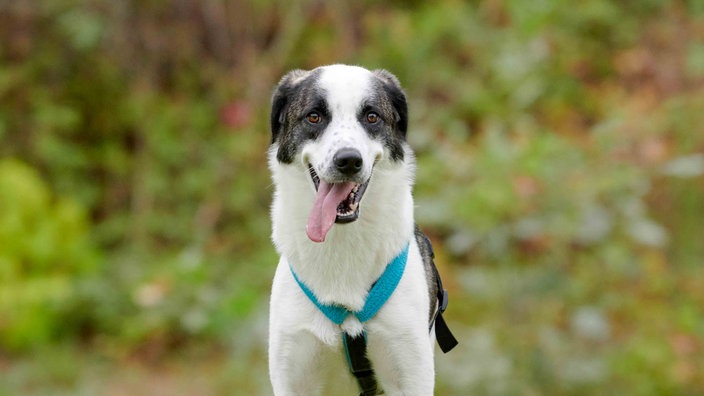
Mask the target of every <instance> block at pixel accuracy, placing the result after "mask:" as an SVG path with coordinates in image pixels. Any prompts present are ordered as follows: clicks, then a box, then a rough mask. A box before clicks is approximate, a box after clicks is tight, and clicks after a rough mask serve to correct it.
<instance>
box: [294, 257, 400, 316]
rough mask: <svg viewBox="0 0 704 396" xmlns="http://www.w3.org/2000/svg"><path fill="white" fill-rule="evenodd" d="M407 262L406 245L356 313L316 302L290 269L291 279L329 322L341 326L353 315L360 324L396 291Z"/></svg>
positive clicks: (311, 293) (310, 292) (315, 298)
mask: <svg viewBox="0 0 704 396" xmlns="http://www.w3.org/2000/svg"><path fill="white" fill-rule="evenodd" d="M407 260H408V245H406V247H405V248H404V249H403V250H402V251H401V253H399V254H398V256H396V257H394V259H393V260H391V262H390V263H389V265H387V266H386V269H385V270H384V273H383V274H381V277H379V279H378V280H377V281H376V282H375V283H374V285H373V286H372V288H371V290H369V294H368V295H367V300H366V301H365V302H364V307H363V308H362V310H361V311H357V312H352V311H350V310H349V309H347V308H345V307H343V306H340V305H332V304H323V303H321V302H320V301H318V298H317V297H316V296H315V294H314V293H313V291H311V290H310V288H309V287H308V286H306V284H305V283H303V282H301V280H300V279H298V275H296V273H295V272H294V271H293V268H291V273H292V274H293V278H294V279H296V282H298V286H300V287H301V290H303V293H305V295H306V296H308V298H309V299H310V301H311V302H312V303H313V304H314V305H315V306H316V307H318V309H319V310H320V312H322V313H323V315H325V316H327V318H328V319H330V321H332V322H333V323H335V324H336V325H341V324H342V322H344V321H345V319H347V317H348V316H350V315H353V316H355V317H356V318H357V319H359V321H360V322H362V323H364V322H366V321H368V320H369V319H371V318H373V317H374V315H376V313H377V312H379V310H380V309H381V307H383V306H384V304H385V303H386V301H387V300H388V299H389V297H391V295H392V294H393V292H394V290H396V286H398V282H399V281H400V280H401V277H402V276H403V271H404V270H405V269H406V261H407ZM289 267H290V265H289Z"/></svg>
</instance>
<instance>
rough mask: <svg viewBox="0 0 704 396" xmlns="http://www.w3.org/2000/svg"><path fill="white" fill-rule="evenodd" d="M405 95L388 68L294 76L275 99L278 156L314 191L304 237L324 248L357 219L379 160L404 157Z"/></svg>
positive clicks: (332, 69)
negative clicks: (339, 228) (339, 227)
mask: <svg viewBox="0 0 704 396" xmlns="http://www.w3.org/2000/svg"><path fill="white" fill-rule="evenodd" d="M407 125H408V111H407V104H406V97H405V95H404V93H403V91H402V89H401V87H400V85H399V83H398V80H397V79H396V77H394V76H393V75H392V74H391V73H389V72H387V71H385V70H375V71H369V70H367V69H364V68H361V67H356V66H345V65H332V66H325V67H320V68H317V69H314V70H311V71H303V70H294V71H292V72H290V73H288V74H287V75H286V76H284V77H283V78H282V79H281V82H280V83H279V85H278V87H277V88H276V91H275V93H274V96H273V99H272V111H271V132H272V150H275V152H276V161H278V163H279V164H281V165H282V166H291V167H295V168H297V169H299V170H300V172H303V173H305V174H306V177H307V178H308V180H309V181H310V183H309V184H310V187H311V188H312V191H314V192H315V198H314V202H313V206H312V209H311V212H310V215H309V218H308V224H307V227H306V232H307V234H308V237H309V238H310V239H311V240H312V241H314V242H322V241H323V240H324V239H325V235H326V234H327V232H328V231H329V230H330V228H331V227H332V225H333V224H334V223H349V222H353V221H355V220H357V218H358V217H359V211H360V206H361V204H362V199H363V197H364V193H365V191H366V189H367V187H368V185H369V183H370V181H371V180H372V178H373V173H374V169H375V166H377V164H379V163H380V162H381V161H388V162H391V163H393V162H399V161H403V160H404V155H405V154H406V148H405V139H406V128H407Z"/></svg>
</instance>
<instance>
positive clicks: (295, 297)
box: [269, 65, 456, 396]
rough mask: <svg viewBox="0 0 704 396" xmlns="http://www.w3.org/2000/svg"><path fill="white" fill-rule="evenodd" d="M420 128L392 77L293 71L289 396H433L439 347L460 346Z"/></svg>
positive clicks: (285, 258) (287, 92)
mask: <svg viewBox="0 0 704 396" xmlns="http://www.w3.org/2000/svg"><path fill="white" fill-rule="evenodd" d="M407 124H408V111H407V103H406V97H405V94H404V92H403V90H402V89H401V86H400V84H399V82H398V80H397V79H396V77H395V76H393V75H392V74H391V73H389V72H387V71H385V70H375V71H369V70H367V69H364V68H361V67H357V66H346V65H332V66H325V67H320V68H317V69H314V70H311V71H303V70H294V71H291V72H289V73H288V74H287V75H285V76H284V77H283V78H282V79H281V81H280V83H279V85H278V86H277V88H276V90H275V92H274V95H273V98H272V111H271V131H272V144H271V147H270V150H269V167H270V169H271V172H272V178H273V180H274V185H275V193H274V199H273V204H272V209H271V217H272V223H273V232H272V238H273V241H274V244H275V245H276V248H277V251H278V252H279V254H280V255H281V259H280V261H279V264H278V268H277V270H276V275H275V277H274V282H273V288H272V293H271V308H270V320H269V373H270V378H271V382H272V385H273V388H274V393H275V394H276V395H306V396H310V395H333V394H335V395H352V394H359V392H360V389H361V392H362V394H364V395H371V394H380V393H381V392H384V393H385V394H387V395H431V394H433V388H434V376H435V373H434V363H433V344H434V342H435V338H436V334H437V339H438V341H439V343H440V345H441V347H442V348H443V350H445V351H446V350H449V349H451V348H452V347H453V346H454V345H455V344H456V341H455V340H454V338H452V335H451V334H450V333H449V331H447V328H446V326H445V324H444V322H443V321H442V317H441V316H439V315H438V314H439V313H441V312H442V310H444V306H445V304H446V302H447V298H446V294H443V289H442V284H441V283H440V281H439V276H438V274H437V270H436V268H435V265H434V264H433V261H432V248H431V247H430V244H429V242H428V240H427V239H426V238H425V236H424V235H423V234H422V233H420V231H419V230H418V229H417V228H416V227H415V225H414V220H413V197H412V191H411V190H412V187H413V180H414V170H415V160H414V155H413V151H412V150H411V148H410V147H409V146H408V144H407V143H406V129H407ZM392 267H393V268H392ZM390 273H392V274H390ZM379 285H381V286H379ZM371 300H374V301H371ZM375 304H376V305H377V306H376V307H371V308H370V305H375ZM331 312H332V313H331ZM337 314H340V315H339V316H335V315H337ZM441 327H442V332H441V331H440V328H441ZM433 329H435V330H436V331H435V332H433V331H432V330H433ZM345 356H346V357H345Z"/></svg>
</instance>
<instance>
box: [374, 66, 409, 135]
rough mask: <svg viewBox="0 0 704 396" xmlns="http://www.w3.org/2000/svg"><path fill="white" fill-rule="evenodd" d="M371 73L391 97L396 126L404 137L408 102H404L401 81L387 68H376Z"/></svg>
mask: <svg viewBox="0 0 704 396" xmlns="http://www.w3.org/2000/svg"><path fill="white" fill-rule="evenodd" d="M373 73H374V75H375V76H377V77H378V78H379V79H380V80H381V82H382V83H383V84H384V88H385V89H386V91H387V92H388V94H389V99H391V104H392V105H393V107H394V111H395V112H396V128H397V129H398V131H399V133H400V134H401V136H402V137H403V138H405V137H406V130H407V129H408V103H407V102H406V94H405V93H404V92H403V89H402V88H401V83H400V82H399V81H398V78H396V76H394V75H393V74H391V73H390V72H388V71H387V70H384V69H377V70H374V71H373Z"/></svg>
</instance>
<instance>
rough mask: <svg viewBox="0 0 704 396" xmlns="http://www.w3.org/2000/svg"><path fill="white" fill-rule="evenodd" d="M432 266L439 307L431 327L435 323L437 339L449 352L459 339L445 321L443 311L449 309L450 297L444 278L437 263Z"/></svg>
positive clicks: (441, 346) (443, 350) (444, 351)
mask: <svg viewBox="0 0 704 396" xmlns="http://www.w3.org/2000/svg"><path fill="white" fill-rule="evenodd" d="M432 267H433V272H434V273H435V279H436V283H437V286H438V309H437V311H435V318H433V321H432V322H430V329H431V330H432V328H433V325H435V340H436V341H437V343H438V345H439V346H440V349H441V350H442V352H443V353H448V352H450V351H451V350H452V348H454V347H456V346H457V344H458V342H457V339H456V338H455V336H454V335H453V334H452V332H451V331H450V328H449V327H448V326H447V323H445V319H443V317H442V314H443V312H445V309H447V303H448V302H449V300H450V299H449V295H448V293H447V290H445V288H444V287H443V285H442V279H440V273H439V272H438V267H436V266H435V263H433V265H432Z"/></svg>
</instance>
